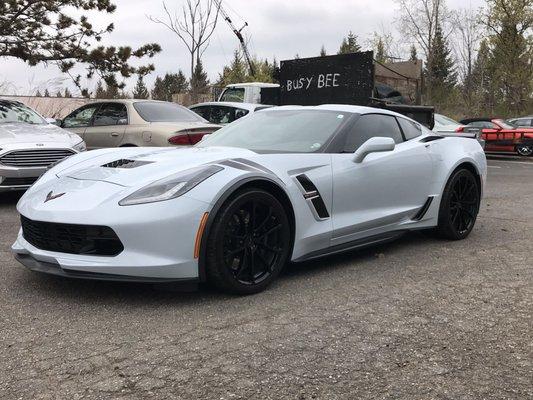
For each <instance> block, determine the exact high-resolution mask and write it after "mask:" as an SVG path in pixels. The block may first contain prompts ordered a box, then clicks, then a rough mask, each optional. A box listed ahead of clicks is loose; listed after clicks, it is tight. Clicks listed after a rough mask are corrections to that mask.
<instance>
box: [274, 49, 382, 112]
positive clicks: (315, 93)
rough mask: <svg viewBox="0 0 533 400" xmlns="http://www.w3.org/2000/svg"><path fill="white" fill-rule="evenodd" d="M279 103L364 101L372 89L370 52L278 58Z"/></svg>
mask: <svg viewBox="0 0 533 400" xmlns="http://www.w3.org/2000/svg"><path fill="white" fill-rule="evenodd" d="M279 82H280V85H281V96H280V97H281V98H280V102H281V104H282V105H289V104H295V105H296V104H297V105H307V106H314V105H319V104H327V103H331V104H356V105H367V104H369V102H370V98H371V97H372V93H373V90H374V61H373V52H371V51H366V52H360V53H352V54H340V55H336V56H327V57H313V58H301V59H297V60H288V61H282V62H281V65H280V73H279Z"/></svg>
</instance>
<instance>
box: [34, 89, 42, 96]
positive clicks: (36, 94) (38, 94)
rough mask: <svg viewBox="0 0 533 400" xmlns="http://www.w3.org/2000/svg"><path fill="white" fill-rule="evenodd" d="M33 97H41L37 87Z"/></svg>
mask: <svg viewBox="0 0 533 400" xmlns="http://www.w3.org/2000/svg"><path fill="white" fill-rule="evenodd" d="M35 97H43V95H42V94H41V91H40V90H39V89H37V92H35Z"/></svg>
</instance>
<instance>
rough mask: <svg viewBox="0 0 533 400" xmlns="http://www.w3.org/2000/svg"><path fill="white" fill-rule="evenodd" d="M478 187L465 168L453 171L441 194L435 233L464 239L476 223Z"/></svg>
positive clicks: (449, 237) (478, 200) (450, 237)
mask: <svg viewBox="0 0 533 400" xmlns="http://www.w3.org/2000/svg"><path fill="white" fill-rule="evenodd" d="M479 202H480V188H479V184H478V181H477V179H476V177H475V176H474V174H473V173H472V172H471V171H469V170H467V169H459V170H457V171H455V172H454V173H453V174H452V176H451V177H450V179H449V180H448V183H446V187H445V188H444V192H443V194H442V199H441V203H440V209H439V223H438V226H437V229H436V231H437V233H438V235H439V236H440V237H442V238H444V239H449V240H462V239H465V238H466V237H467V236H468V235H469V234H470V232H472V229H473V228H474V225H475V223H476V219H477V214H478V212H479Z"/></svg>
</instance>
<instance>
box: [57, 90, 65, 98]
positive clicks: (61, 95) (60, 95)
mask: <svg viewBox="0 0 533 400" xmlns="http://www.w3.org/2000/svg"><path fill="white" fill-rule="evenodd" d="M56 97H63V94H62V93H61V90H59V89H58V90H57V92H56Z"/></svg>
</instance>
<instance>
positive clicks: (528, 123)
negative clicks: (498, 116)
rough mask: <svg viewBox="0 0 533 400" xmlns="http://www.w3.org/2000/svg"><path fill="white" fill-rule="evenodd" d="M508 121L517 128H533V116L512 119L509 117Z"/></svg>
mask: <svg viewBox="0 0 533 400" xmlns="http://www.w3.org/2000/svg"><path fill="white" fill-rule="evenodd" d="M506 122H507V123H508V124H511V125H512V126H514V127H517V128H532V127H533V116H529V117H521V118H511V119H508V120H507V121H506Z"/></svg>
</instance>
